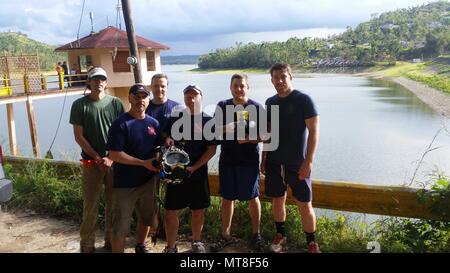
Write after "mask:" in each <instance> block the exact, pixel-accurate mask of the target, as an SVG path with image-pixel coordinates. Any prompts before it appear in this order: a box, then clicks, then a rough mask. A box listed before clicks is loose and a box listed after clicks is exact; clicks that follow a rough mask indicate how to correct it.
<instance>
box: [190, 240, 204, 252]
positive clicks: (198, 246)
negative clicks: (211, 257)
mask: <svg viewBox="0 0 450 273" xmlns="http://www.w3.org/2000/svg"><path fill="white" fill-rule="evenodd" d="M191 247H192V253H206V249H205V245H204V244H203V243H202V242H193V243H192V245H191Z"/></svg>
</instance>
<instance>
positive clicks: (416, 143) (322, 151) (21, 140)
mask: <svg viewBox="0 0 450 273" xmlns="http://www.w3.org/2000/svg"><path fill="white" fill-rule="evenodd" d="M192 68H195V66H192V65H172V66H163V67H162V70H163V72H164V73H166V74H168V76H169V98H171V99H173V100H176V101H179V102H182V101H183V94H182V90H183V88H184V87H185V86H186V85H188V84H197V85H199V86H201V87H202V88H203V90H204V106H206V107H205V112H207V113H212V111H213V110H214V107H215V105H216V104H217V102H218V101H220V100H223V99H226V98H229V97H231V95H230V91H229V84H230V82H229V81H230V77H231V74H232V73H231V72H224V73H192V72H189V71H188V70H190V69H192ZM249 83H250V95H249V96H250V98H252V99H254V100H256V101H258V102H260V103H262V104H264V102H265V100H266V99H267V98H268V97H270V96H272V95H274V94H275V90H274V88H273V86H272V84H271V82H270V75H268V74H267V73H250V74H249ZM294 87H295V88H296V89H299V90H302V91H304V92H305V93H307V94H309V95H310V96H311V97H312V98H313V100H314V101H315V103H316V106H317V109H318V111H319V113H320V116H321V128H320V129H321V132H320V143H319V149H318V152H317V156H316V162H315V165H314V173H313V177H314V178H316V179H327V180H344V181H354V182H361V183H369V184H383V185H401V184H405V183H406V184H408V183H409V182H410V180H411V178H412V175H413V173H414V171H415V170H416V168H417V165H418V162H419V160H420V159H421V157H422V155H423V154H424V152H425V151H426V150H427V147H428V146H429V145H430V144H431V142H432V140H433V137H434V136H435V135H436V133H437V131H438V130H439V129H440V128H441V127H442V126H446V127H447V128H450V121H449V119H445V118H442V117H441V116H439V115H438V114H436V113H434V112H433V111H432V110H431V108H429V107H428V106H427V105H425V104H424V103H422V102H421V101H420V100H419V99H418V98H417V97H415V96H414V95H413V94H412V93H411V92H409V91H408V90H406V89H404V88H403V87H401V86H399V85H397V84H394V83H391V82H386V81H381V80H372V79H368V78H365V77H354V76H351V75H342V74H299V75H295V78H294ZM79 97H80V96H69V97H67V101H66V104H65V109H64V111H63V117H62V123H61V128H60V130H59V133H58V135H57V138H56V141H55V144H54V146H53V148H52V153H53V155H54V156H55V158H56V159H65V160H75V161H76V160H78V159H79V153H80V149H79V147H78V146H77V145H76V143H75V141H74V138H73V132H72V126H71V125H70V124H69V112H70V107H71V105H72V102H73V101H74V100H76V99H77V98H79ZM63 101H64V98H54V99H48V100H37V101H34V109H35V112H36V119H37V127H38V128H37V129H38V137H39V142H40V145H41V153H42V154H43V155H45V153H46V151H47V150H48V149H49V146H50V144H51V141H52V139H53V137H54V135H55V132H56V128H57V123H58V120H59V117H60V113H61V109H62V106H63ZM14 114H15V121H16V130H17V141H18V146H19V151H20V153H21V155H26V156H28V155H31V154H32V153H31V140H30V134H29V129H28V123H27V116H26V109H25V103H17V104H15V105H14ZM7 130H8V129H7V123H6V107H5V105H0V143H1V144H2V147H3V149H4V150H5V152H6V154H9V145H8V131H7ZM432 147H439V148H438V149H436V150H433V151H431V152H429V153H427V154H426V155H425V157H424V159H423V162H422V164H421V166H420V168H419V169H418V178H419V180H423V179H424V177H427V176H428V175H429V174H430V173H432V172H433V171H436V170H440V171H444V172H446V173H447V174H449V173H450V135H449V133H448V131H442V132H441V134H439V135H438V136H437V138H436V139H435V142H434V143H433V145H432ZM210 163H211V165H215V164H217V159H216V158H214V159H212V160H211V162H210Z"/></svg>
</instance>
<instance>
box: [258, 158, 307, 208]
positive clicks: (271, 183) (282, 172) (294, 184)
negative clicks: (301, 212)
mask: <svg viewBox="0 0 450 273" xmlns="http://www.w3.org/2000/svg"><path fill="white" fill-rule="evenodd" d="M288 185H289V186H290V187H291V190H292V195H293V196H294V197H295V199H297V200H298V201H300V202H302V203H309V202H311V201H312V187H311V178H306V179H305V180H298V166H289V165H280V164H273V163H269V162H267V164H266V178H265V194H266V195H267V196H268V197H272V198H276V197H281V196H284V194H285V192H286V191H287V186H288Z"/></svg>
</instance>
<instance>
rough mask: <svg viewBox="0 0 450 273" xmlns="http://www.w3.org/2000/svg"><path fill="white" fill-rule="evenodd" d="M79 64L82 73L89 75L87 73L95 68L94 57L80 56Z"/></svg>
mask: <svg viewBox="0 0 450 273" xmlns="http://www.w3.org/2000/svg"><path fill="white" fill-rule="evenodd" d="M78 63H79V64H80V72H81V73H87V71H88V70H89V69H90V68H91V67H92V66H93V65H92V56H89V55H81V56H78Z"/></svg>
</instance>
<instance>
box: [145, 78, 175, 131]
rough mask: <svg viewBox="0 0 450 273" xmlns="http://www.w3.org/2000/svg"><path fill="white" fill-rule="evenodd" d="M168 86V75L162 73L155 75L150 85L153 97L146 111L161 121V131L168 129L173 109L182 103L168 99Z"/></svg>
mask: <svg viewBox="0 0 450 273" xmlns="http://www.w3.org/2000/svg"><path fill="white" fill-rule="evenodd" d="M168 87H169V78H168V77H167V75H165V74H162V73H158V74H155V75H153V77H152V84H151V86H150V90H151V92H152V94H153V98H152V99H151V100H150V103H149V104H148V107H147V110H146V111H145V112H146V113H147V115H149V116H151V117H153V118H155V119H156V120H157V121H158V122H159V126H160V128H161V132H164V131H166V130H165V129H166V126H167V123H168V121H169V119H170V115H171V114H172V111H173V110H174V109H176V107H177V106H178V105H180V104H179V103H178V102H176V101H173V100H170V99H168V97H167V90H168Z"/></svg>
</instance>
